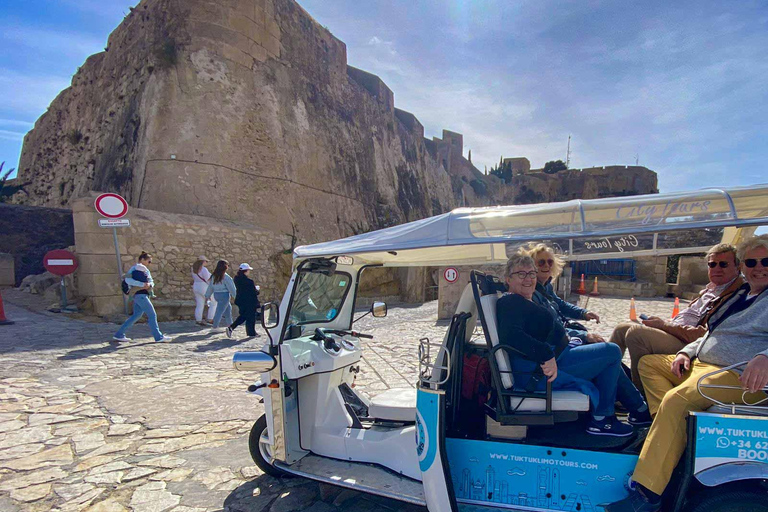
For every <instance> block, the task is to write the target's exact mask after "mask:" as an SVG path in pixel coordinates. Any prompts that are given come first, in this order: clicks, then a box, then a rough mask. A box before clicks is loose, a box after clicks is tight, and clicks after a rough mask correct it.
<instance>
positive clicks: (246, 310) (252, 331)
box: [227, 263, 261, 338]
mask: <svg viewBox="0 0 768 512" xmlns="http://www.w3.org/2000/svg"><path fill="white" fill-rule="evenodd" d="M251 270H253V267H251V266H250V265H249V264H247V263H242V264H241V265H240V270H238V271H237V275H236V276H235V279H234V282H235V288H237V296H236V297H235V305H236V306H237V308H238V310H239V315H238V317H237V320H235V322H234V323H233V324H231V325H230V326H228V327H227V337H228V338H231V337H232V331H234V330H235V329H236V328H237V327H239V326H240V325H241V324H243V323H245V334H246V335H248V336H258V334H256V312H257V311H258V309H259V307H261V304H259V287H258V286H256V283H254V282H253V279H251V278H250V277H248V272H250V271H251Z"/></svg>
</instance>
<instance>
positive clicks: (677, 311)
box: [672, 297, 680, 318]
mask: <svg viewBox="0 0 768 512" xmlns="http://www.w3.org/2000/svg"><path fill="white" fill-rule="evenodd" d="M679 314H680V298H679V297H675V307H673V308H672V318H675V317H676V316H677V315H679Z"/></svg>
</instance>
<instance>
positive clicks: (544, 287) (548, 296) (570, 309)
mask: <svg viewBox="0 0 768 512" xmlns="http://www.w3.org/2000/svg"><path fill="white" fill-rule="evenodd" d="M524 252H525V253H526V254H528V255H529V256H530V257H531V258H533V261H534V263H536V291H535V292H534V294H533V302H535V303H536V304H538V305H539V306H542V307H545V308H548V309H549V310H550V311H551V312H552V315H553V316H554V317H555V319H558V320H560V321H561V322H562V323H563V324H564V325H565V330H566V332H567V333H568V336H569V337H570V338H571V339H572V340H573V339H574V338H578V339H580V340H581V341H582V342H584V343H597V342H604V341H605V340H604V339H603V337H602V336H600V335H599V334H595V333H589V332H587V331H586V330H585V329H584V328H583V326H581V325H579V324H577V323H576V322H569V320H595V321H596V322H597V323H600V317H599V316H598V315H597V313H592V312H590V311H587V310H586V309H584V308H580V307H578V306H576V305H573V304H570V303H568V302H566V301H564V300H563V299H561V298H560V297H558V296H557V295H556V294H555V290H554V288H553V287H552V281H554V280H555V279H557V278H558V277H559V276H560V273H561V272H562V271H563V266H564V262H563V260H562V258H560V256H559V255H557V254H555V251H554V250H553V249H552V248H551V247H549V246H548V245H545V244H534V245H532V246H531V247H529V248H528V249H525V250H524ZM569 324H570V325H569ZM574 324H575V325H574Z"/></svg>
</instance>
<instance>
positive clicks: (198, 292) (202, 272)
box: [192, 256, 216, 326]
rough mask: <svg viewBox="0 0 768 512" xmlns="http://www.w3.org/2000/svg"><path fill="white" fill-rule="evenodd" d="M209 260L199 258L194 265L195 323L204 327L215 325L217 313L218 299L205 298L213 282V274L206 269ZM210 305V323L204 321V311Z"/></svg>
mask: <svg viewBox="0 0 768 512" xmlns="http://www.w3.org/2000/svg"><path fill="white" fill-rule="evenodd" d="M208 261H209V260H208V258H206V257H205V256H199V257H198V258H197V261H196V262H195V264H194V265H192V293H193V294H194V295H195V323H197V324H198V325H202V326H208V324H212V323H213V315H214V314H215V313H216V299H215V298H213V297H211V298H210V299H206V298H205V292H206V291H208V284H209V283H210V281H211V272H210V271H209V270H208V269H207V268H206V267H205V265H206V264H207V263H208ZM206 304H208V323H206V322H204V321H203V310H204V309H205V305H206Z"/></svg>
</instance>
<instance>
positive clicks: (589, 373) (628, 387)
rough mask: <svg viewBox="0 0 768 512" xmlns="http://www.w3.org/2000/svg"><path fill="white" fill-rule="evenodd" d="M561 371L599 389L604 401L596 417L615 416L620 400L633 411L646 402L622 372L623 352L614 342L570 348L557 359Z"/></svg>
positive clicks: (599, 404) (598, 406)
mask: <svg viewBox="0 0 768 512" xmlns="http://www.w3.org/2000/svg"><path fill="white" fill-rule="evenodd" d="M557 368H558V370H562V371H564V372H566V373H568V374H570V375H572V376H574V377H579V378H581V379H584V380H588V381H591V382H592V383H593V384H594V385H595V387H597V390H598V391H599V392H600V400H599V402H598V405H597V407H595V410H594V413H593V414H594V415H595V416H612V415H613V414H614V412H615V411H614V402H616V399H617V398H618V400H619V401H620V402H621V403H622V404H623V405H624V407H626V408H627V409H628V410H630V411H636V410H637V409H639V408H640V407H641V406H642V405H643V403H644V402H645V400H643V396H642V395H641V394H640V392H639V391H638V390H637V388H636V387H635V385H634V384H632V381H631V380H629V378H628V377H627V375H626V374H625V373H624V370H622V369H621V350H620V349H619V347H618V346H616V345H614V344H613V343H590V344H587V345H580V346H578V347H567V348H566V349H565V350H564V351H563V352H562V353H561V354H560V357H558V358H557Z"/></svg>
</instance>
